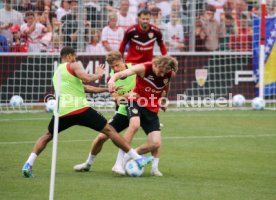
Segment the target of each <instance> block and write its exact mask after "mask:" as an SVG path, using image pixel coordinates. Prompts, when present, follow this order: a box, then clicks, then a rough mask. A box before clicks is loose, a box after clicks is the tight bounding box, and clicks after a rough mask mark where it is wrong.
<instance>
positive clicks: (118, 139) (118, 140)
mask: <svg viewBox="0 0 276 200" xmlns="http://www.w3.org/2000/svg"><path fill="white" fill-rule="evenodd" d="M101 132H102V133H104V134H105V135H107V136H108V137H109V138H110V139H111V140H112V142H113V143H114V144H115V145H116V146H117V147H119V148H120V149H122V150H123V151H124V152H126V153H127V155H128V156H130V157H131V158H132V159H133V160H135V161H136V163H137V164H138V166H139V168H142V167H143V166H145V165H146V164H148V163H150V162H151V161H152V160H153V157H152V156H149V157H142V156H140V155H139V154H137V152H136V151H135V150H134V149H132V148H131V146H130V145H129V144H128V143H127V141H126V140H125V139H124V138H123V137H122V136H120V135H119V134H118V133H117V132H116V130H115V129H114V128H113V127H112V126H111V125H109V124H107V125H106V126H105V127H104V128H103V130H102V131H101Z"/></svg>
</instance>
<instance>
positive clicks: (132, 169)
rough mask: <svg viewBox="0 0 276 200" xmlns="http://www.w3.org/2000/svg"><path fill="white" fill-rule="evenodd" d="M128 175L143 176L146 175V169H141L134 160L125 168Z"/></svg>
mask: <svg viewBox="0 0 276 200" xmlns="http://www.w3.org/2000/svg"><path fill="white" fill-rule="evenodd" d="M125 170H126V173H127V174H128V175H129V176H132V177H138V176H141V175H142V174H143V173H144V167H143V168H142V169H140V168H139V167H138V164H137V163H136V162H135V161H134V160H130V161H128V162H127V163H126V166H125Z"/></svg>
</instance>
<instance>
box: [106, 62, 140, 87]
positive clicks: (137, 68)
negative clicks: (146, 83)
mask: <svg viewBox="0 0 276 200" xmlns="http://www.w3.org/2000/svg"><path fill="white" fill-rule="evenodd" d="M144 72H145V66H144V65H143V64H138V65H134V66H133V67H131V68H129V69H126V70H123V71H121V72H118V73H115V74H114V75H113V76H111V78H110V80H109V81H108V89H109V92H113V91H114V89H115V81H117V80H118V79H123V78H126V77H128V76H131V75H134V74H137V75H138V76H141V77H143V76H144Z"/></svg>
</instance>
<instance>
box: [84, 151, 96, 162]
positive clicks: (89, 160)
mask: <svg viewBox="0 0 276 200" xmlns="http://www.w3.org/2000/svg"><path fill="white" fill-rule="evenodd" d="M95 159H96V156H95V155H93V154H91V153H89V155H88V158H87V160H86V163H88V164H89V165H92V164H93V163H94V161H95Z"/></svg>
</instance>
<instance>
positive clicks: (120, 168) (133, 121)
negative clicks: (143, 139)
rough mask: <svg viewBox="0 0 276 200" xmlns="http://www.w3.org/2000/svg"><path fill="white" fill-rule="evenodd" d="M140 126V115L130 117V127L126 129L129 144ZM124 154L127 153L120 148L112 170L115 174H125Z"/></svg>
mask: <svg viewBox="0 0 276 200" xmlns="http://www.w3.org/2000/svg"><path fill="white" fill-rule="evenodd" d="M139 127H140V118H139V117H132V118H130V121H129V127H128V129H127V130H126V133H125V134H124V138H125V140H126V141H127V142H128V143H129V144H131V141H132V139H133V137H134V135H135V134H136V132H137V131H138V129H139ZM124 155H125V152H124V151H123V150H122V149H119V151H118V155H117V159H116V162H115V164H114V166H113V167H112V172H114V173H115V174H118V175H124V174H125V169H124V165H125V162H124Z"/></svg>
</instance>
